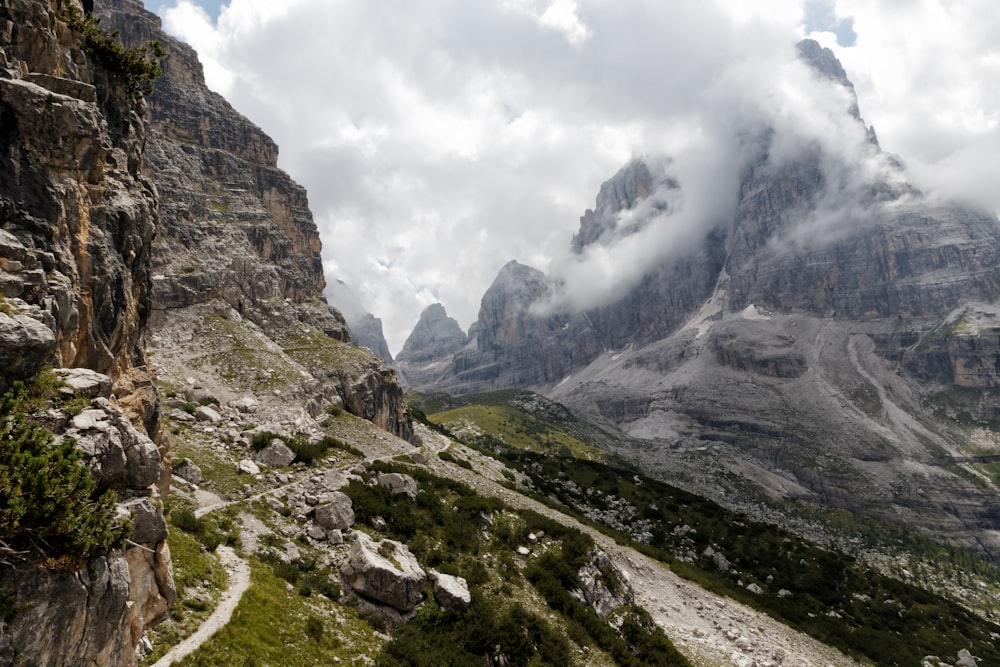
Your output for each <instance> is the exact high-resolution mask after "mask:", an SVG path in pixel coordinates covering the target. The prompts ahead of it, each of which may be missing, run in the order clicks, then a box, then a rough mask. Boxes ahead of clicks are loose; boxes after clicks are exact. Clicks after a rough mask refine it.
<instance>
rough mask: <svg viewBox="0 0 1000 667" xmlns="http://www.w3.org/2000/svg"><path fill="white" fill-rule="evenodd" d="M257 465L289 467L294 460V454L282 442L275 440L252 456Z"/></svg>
mask: <svg viewBox="0 0 1000 667" xmlns="http://www.w3.org/2000/svg"><path fill="white" fill-rule="evenodd" d="M254 459H256V460H257V462H258V463H263V464H264V465H269V466H289V465H292V461H294V460H295V452H293V451H292V450H291V449H289V448H288V445H286V444H285V443H284V442H282V441H281V440H279V439H278V438H275V439H273V440H271V443H270V444H269V445H268V446H267V447H265V448H264V449H262V450H260V451H259V452H257V453H256V454H255V455H254Z"/></svg>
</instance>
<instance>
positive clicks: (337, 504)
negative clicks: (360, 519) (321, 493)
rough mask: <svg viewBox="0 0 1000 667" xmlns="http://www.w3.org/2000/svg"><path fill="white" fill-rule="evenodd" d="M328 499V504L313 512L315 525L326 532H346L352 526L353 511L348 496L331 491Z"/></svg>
mask: <svg viewBox="0 0 1000 667" xmlns="http://www.w3.org/2000/svg"><path fill="white" fill-rule="evenodd" d="M329 497H330V498H331V500H330V502H328V503H326V504H325V505H320V506H318V507H317V508H316V509H315V510H314V512H315V515H314V516H315V518H316V523H318V524H319V525H321V526H323V528H326V529H327V530H347V529H348V528H350V527H351V526H353V525H354V509H353V503H352V502H351V498H350V496H348V495H347V494H346V493H341V492H340V491H333V492H332V493H330V494H329Z"/></svg>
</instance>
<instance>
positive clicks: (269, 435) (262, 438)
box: [250, 431, 285, 452]
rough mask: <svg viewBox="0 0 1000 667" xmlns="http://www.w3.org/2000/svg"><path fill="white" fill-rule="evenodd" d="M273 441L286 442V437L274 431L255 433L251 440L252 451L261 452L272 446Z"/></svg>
mask: <svg viewBox="0 0 1000 667" xmlns="http://www.w3.org/2000/svg"><path fill="white" fill-rule="evenodd" d="M272 440H281V441H282V442H285V437H284V436H282V435H278V434H277V433H274V432H273V431H260V432H259V433H254V434H253V438H251V439H250V449H252V450H253V451H255V452H259V451H260V450H262V449H264V448H265V447H267V446H268V445H270V444H271V441H272Z"/></svg>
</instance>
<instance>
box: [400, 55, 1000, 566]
mask: <svg viewBox="0 0 1000 667" xmlns="http://www.w3.org/2000/svg"><path fill="white" fill-rule="evenodd" d="M799 53H800V56H801V57H802V58H803V59H804V60H805V62H807V63H808V64H809V65H811V66H812V67H813V68H814V69H815V70H816V72H817V73H818V74H819V75H820V76H821V77H822V80H823V81H825V82H826V84H825V85H831V86H842V87H844V88H845V89H846V90H847V92H848V93H849V95H848V103H849V104H848V107H847V108H845V109H844V110H843V113H845V114H846V115H847V118H846V120H845V122H848V123H857V124H858V127H857V129H858V130H860V132H858V133H857V135H858V137H859V145H858V146H857V147H856V148H857V155H858V156H859V157H858V160H857V161H856V162H852V161H849V160H846V159H844V158H842V157H837V156H836V155H833V154H831V152H830V151H826V152H825V151H824V150H823V149H821V148H820V147H819V146H818V145H815V144H811V143H809V142H801V145H799V146H798V147H797V149H796V151H794V152H793V154H792V155H787V154H786V155H783V156H782V157H780V158H778V157H775V156H774V155H772V148H773V141H774V133H773V132H772V131H770V130H765V131H762V132H761V131H757V132H748V133H747V134H746V135H745V137H744V142H745V144H744V147H743V148H744V153H745V155H746V156H747V160H746V162H745V164H743V165H742V167H741V173H740V178H739V184H738V188H739V191H738V193H736V197H735V200H736V202H737V205H736V208H735V210H734V213H733V216H732V218H731V219H729V220H718V221H716V220H705V221H704V226H703V229H704V236H703V238H702V239H701V242H700V244H696V245H695V246H694V247H693V250H691V251H690V252H687V253H686V254H685V255H684V256H681V257H676V256H675V255H671V254H670V253H666V252H665V253H664V257H665V259H664V260H663V261H662V262H661V263H660V264H658V265H655V266H653V267H652V268H651V269H650V270H649V271H648V272H647V274H646V275H645V276H644V277H643V278H642V279H641V280H640V281H638V283H637V284H635V285H634V286H632V287H631V288H630V289H628V290H627V291H626V293H625V294H624V295H623V296H621V297H619V298H617V299H613V300H611V301H610V302H609V303H606V304H605V305H603V306H601V307H599V308H596V309H592V310H589V311H587V312H585V313H572V312H567V313H556V314H551V313H550V314H546V315H544V316H539V315H538V314H536V309H535V308H534V307H533V306H537V304H539V303H540V302H542V300H543V299H544V297H545V295H546V294H547V293H548V291H549V290H551V289H553V287H554V286H553V285H552V284H550V283H549V281H548V280H547V278H546V277H545V276H544V275H543V274H541V273H540V272H538V271H535V270H533V269H530V268H528V267H514V266H513V265H508V266H507V267H505V268H504V269H503V270H502V271H501V274H500V276H498V278H497V282H496V283H495V284H494V286H493V287H491V288H490V290H489V291H488V292H487V293H486V295H484V297H483V301H482V308H481V310H480V316H479V320H478V321H477V322H476V323H475V324H474V325H473V328H472V330H471V331H470V339H472V340H474V343H470V344H469V345H468V346H466V347H465V348H463V349H462V350H460V351H458V352H456V353H452V354H438V355H437V356H434V355H431V358H430V359H428V360H427V361H425V362H424V367H427V368H430V367H431V366H433V367H434V368H435V373H434V374H433V375H431V374H426V375H420V374H413V375H412V377H414V378H417V379H418V380H420V379H424V378H426V379H428V380H429V381H431V382H432V384H426V385H424V384H420V383H419V382H415V383H414V384H415V385H416V387H415V388H417V389H419V390H425V391H450V392H454V393H467V392H474V391H483V390H487V389H490V390H492V389H502V388H508V387H525V386H528V387H534V388H536V389H539V390H541V391H542V392H544V393H546V394H547V395H548V396H549V397H550V398H555V399H556V400H559V401H562V402H565V403H567V404H568V405H570V406H571V407H574V408H576V409H578V410H581V411H584V412H585V413H587V414H589V415H591V416H596V417H597V418H599V419H603V420H606V421H607V422H609V423H611V424H614V425H616V426H617V427H618V428H619V429H621V430H622V431H624V432H625V433H626V434H627V435H629V436H632V437H634V438H637V439H638V442H637V444H636V445H635V446H634V447H633V448H631V449H627V450H625V451H623V452H622V453H623V454H625V455H627V456H629V457H630V458H632V459H633V460H635V461H637V462H639V463H640V464H642V465H643V466H644V467H645V468H646V469H647V470H649V471H656V472H657V473H658V474H660V475H663V476H665V477H667V478H669V479H671V480H673V481H675V482H680V483H683V484H685V485H687V486H688V487H690V488H694V489H695V490H698V491H700V492H704V493H706V494H708V495H710V496H712V497H714V498H717V499H720V500H724V501H725V502H728V503H730V504H736V505H741V506H742V505H743V504H744V503H746V504H747V505H750V504H752V503H756V502H757V500H756V498H759V497H761V496H760V495H759V494H762V495H763V497H767V498H769V499H770V500H771V501H774V502H779V501H781V500H784V499H787V498H798V499H807V500H810V501H815V502H820V503H823V504H827V505H833V506H835V507H843V508H847V509H850V510H853V511H857V512H861V513H866V514H870V515H875V516H878V517H880V518H885V519H889V520H892V521H902V522H906V523H909V524H911V525H916V526H919V527H921V528H923V529H925V530H928V531H931V532H933V533H934V534H937V535H945V536H947V537H949V538H953V539H955V540H957V541H959V542H961V543H964V544H966V545H968V546H971V547H974V548H976V549H979V550H981V551H984V552H986V553H989V554H990V555H992V556H994V557H996V556H997V555H998V554H1000V541H998V540H997V539H996V534H997V533H996V530H997V528H1000V523H998V520H997V517H998V516H1000V506H998V504H997V501H996V497H997V495H996V493H997V488H996V485H995V483H994V482H993V481H992V480H991V478H990V471H989V470H987V469H982V470H981V469H979V468H977V467H975V465H973V463H974V459H975V456H980V457H981V456H984V455H985V456H986V457H987V459H983V460H984V461H986V460H989V457H992V456H995V455H996V454H998V453H1000V448H998V447H997V446H996V445H995V443H992V441H990V442H989V443H987V444H984V443H983V438H981V437H977V438H975V439H973V438H970V436H969V434H968V432H967V431H963V430H962V429H960V428H957V427H956V424H962V423H964V424H965V425H966V428H968V427H970V426H973V425H979V424H980V422H981V421H982V420H988V419H995V418H996V417H997V415H998V414H1000V405H998V403H997V401H996V399H995V398H994V397H993V394H994V393H995V391H993V390H995V388H996V387H997V386H1000V373H998V371H997V365H996V351H997V349H998V345H1000V344H998V342H997V331H998V329H1000V327H998V326H997V324H996V318H997V317H998V315H1000V311H998V310H997V306H996V303H997V302H998V301H1000V261H998V260H1000V225H998V223H997V220H996V218H995V216H993V215H990V214H987V213H984V212H981V211H977V210H975V209H971V208H969V207H966V206H961V205H958V204H954V203H946V202H942V201H941V200H939V199H935V198H932V197H926V196H924V195H923V194H922V193H920V192H918V191H916V190H915V189H914V188H912V187H911V186H910V185H908V184H907V182H906V173H905V169H904V168H903V166H902V164H901V163H900V161H899V160H898V159H896V158H895V157H894V156H891V155H887V154H885V153H884V152H883V151H882V150H881V148H880V147H879V145H878V141H877V139H876V137H875V133H874V131H873V130H871V128H868V127H866V126H865V125H864V123H863V120H862V118H861V115H860V113H859V110H858V106H857V101H856V98H855V97H854V89H853V86H852V85H851V84H850V81H849V80H848V79H847V76H846V73H845V72H844V70H843V68H842V67H841V65H840V63H839V62H837V61H836V58H834V56H833V54H832V52H830V51H829V50H827V49H822V48H821V47H819V45H818V44H816V43H814V42H808V41H807V42H803V43H802V44H801V45H800V47H799ZM859 163H860V164H859ZM872 165H875V166H876V167H874V168H870V169H869V170H868V171H866V170H865V168H866V166H867V167H872ZM661 171H662V170H659V169H654V168H652V166H651V165H650V164H644V163H643V162H633V163H632V164H629V165H627V166H626V167H624V168H623V169H622V170H621V171H620V172H619V173H618V174H617V175H615V177H614V178H612V179H611V180H609V181H608V182H607V183H605V184H604V185H603V186H602V187H601V191H600V193H599V194H598V197H597V202H596V207H595V209H594V210H590V211H587V212H586V213H585V215H584V216H583V217H582V218H581V220H580V229H579V232H578V233H577V235H576V236H575V237H574V239H573V242H572V246H571V249H572V250H573V251H575V252H576V253H580V254H583V253H586V252H587V251H588V249H589V248H591V247H594V246H600V245H602V244H608V243H610V242H612V241H613V240H614V239H616V238H620V237H622V236H624V235H629V234H635V233H641V232H642V230H643V228H644V225H648V224H654V223H653V222H652V221H651V219H650V214H651V213H652V214H660V213H664V214H666V215H668V216H669V213H670V210H669V206H670V204H669V197H659V198H658V193H664V192H669V191H670V190H671V189H673V188H678V187H680V186H679V185H678V184H677V183H675V182H673V181H671V179H670V178H669V176H657V175H656V174H658V173H661ZM720 196H726V193H720ZM625 214H627V215H625ZM605 350H606V351H607V353H606V354H605V353H604V352H605ZM408 377H410V375H408ZM982 390H987V391H982ZM970 461H973V463H970ZM748 490H749V491H748Z"/></svg>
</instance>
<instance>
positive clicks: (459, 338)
mask: <svg viewBox="0 0 1000 667" xmlns="http://www.w3.org/2000/svg"><path fill="white" fill-rule="evenodd" d="M465 342H466V335H465V332H463V331H462V328H461V327H460V326H458V322H457V321H455V319H453V318H451V317H448V313H447V311H445V309H444V306H442V305H441V304H440V303H435V304H431V305H430V306H427V308H425V309H424V312H422V313H420V319H419V320H418V321H417V324H416V326H415V327H413V331H412V332H411V333H410V335H409V337H408V338H407V339H406V342H404V343H403V349H402V350H400V352H399V354H398V355H397V358H396V362H397V363H407V364H420V363H425V362H428V361H434V360H436V359H442V358H444V357H447V356H448V355H451V354H454V353H455V352H458V351H459V350H460V349H462V348H463V347H464V346H465Z"/></svg>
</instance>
